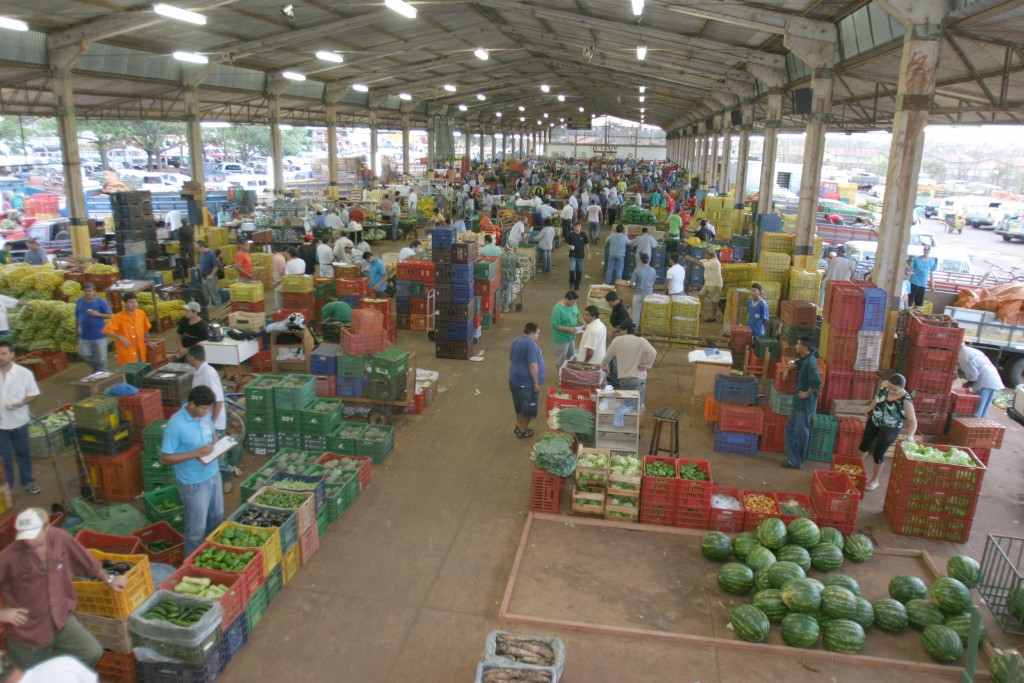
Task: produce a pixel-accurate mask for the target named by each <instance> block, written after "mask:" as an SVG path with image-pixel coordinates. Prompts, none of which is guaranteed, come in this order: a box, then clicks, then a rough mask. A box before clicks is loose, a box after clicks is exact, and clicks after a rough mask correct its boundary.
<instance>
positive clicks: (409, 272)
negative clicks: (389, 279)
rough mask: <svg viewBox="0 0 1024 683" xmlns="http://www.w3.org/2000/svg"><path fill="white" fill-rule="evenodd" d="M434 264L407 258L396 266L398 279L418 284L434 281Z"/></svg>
mask: <svg viewBox="0 0 1024 683" xmlns="http://www.w3.org/2000/svg"><path fill="white" fill-rule="evenodd" d="M434 270H435V266H434V262H433V261H429V260H426V259H421V258H415V257H414V258H409V259H406V260H404V261H402V262H400V263H399V264H398V278H399V279H401V280H416V281H418V282H433V281H434Z"/></svg>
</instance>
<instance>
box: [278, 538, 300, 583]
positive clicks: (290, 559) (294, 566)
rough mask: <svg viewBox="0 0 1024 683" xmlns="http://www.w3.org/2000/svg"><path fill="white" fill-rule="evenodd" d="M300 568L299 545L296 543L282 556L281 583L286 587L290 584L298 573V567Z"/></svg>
mask: <svg viewBox="0 0 1024 683" xmlns="http://www.w3.org/2000/svg"><path fill="white" fill-rule="evenodd" d="M301 566H302V562H301V560H300V558H299V545H298V543H296V544H295V546H294V547H293V548H292V549H291V550H289V551H288V552H286V553H285V554H284V558H283V559H282V560H281V582H282V583H283V584H284V585H286V586H287V585H288V584H289V583H291V582H292V579H294V578H295V575H296V574H298V573H299V567H301Z"/></svg>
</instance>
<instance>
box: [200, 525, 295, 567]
mask: <svg viewBox="0 0 1024 683" xmlns="http://www.w3.org/2000/svg"><path fill="white" fill-rule="evenodd" d="M232 528H234V529H241V530H243V531H249V532H252V531H269V532H270V534H269V535H268V536H267V539H266V540H265V541H264V542H263V545H260V546H255V547H258V548H259V549H260V552H261V553H262V555H263V576H264V577H267V576H269V575H270V572H272V571H274V568H275V567H276V566H277V565H279V564H280V563H281V532H280V530H279V529H276V528H274V527H268V528H260V527H251V526H246V525H244V524H239V523H238V522H234V521H231V520H228V521H226V522H222V523H221V525H220V526H218V527H217V528H216V529H214V530H213V532H212V533H210V535H209V536H207V537H206V540H208V541H212V542H214V543H217V544H218V545H222V546H225V547H232V548H241V547H247V546H236V545H233V544H230V543H226V542H224V539H223V536H224V532H226V531H227V530H228V529H232Z"/></svg>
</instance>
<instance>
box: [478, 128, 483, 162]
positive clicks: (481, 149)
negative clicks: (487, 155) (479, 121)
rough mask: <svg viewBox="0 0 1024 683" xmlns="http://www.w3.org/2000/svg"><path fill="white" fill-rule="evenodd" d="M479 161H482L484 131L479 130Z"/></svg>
mask: <svg viewBox="0 0 1024 683" xmlns="http://www.w3.org/2000/svg"><path fill="white" fill-rule="evenodd" d="M478 159H479V161H480V163H481V164H482V163H483V162H484V131H483V130H481V131H480V156H479V157H478Z"/></svg>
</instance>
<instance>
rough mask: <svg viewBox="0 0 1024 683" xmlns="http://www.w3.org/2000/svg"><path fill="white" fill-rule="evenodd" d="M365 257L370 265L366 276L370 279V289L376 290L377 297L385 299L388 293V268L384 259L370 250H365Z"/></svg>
mask: <svg viewBox="0 0 1024 683" xmlns="http://www.w3.org/2000/svg"><path fill="white" fill-rule="evenodd" d="M363 259H365V260H366V263H367V265H368V266H369V272H368V273H367V276H366V277H367V279H369V281H370V289H372V290H373V291H374V292H375V294H376V295H377V297H379V298H381V299H383V298H384V297H386V296H387V295H388V269H387V267H386V266H385V265H384V262H383V261H381V260H380V259H379V258H377V257H376V256H374V255H373V254H371V253H370V252H368V251H365V252H363Z"/></svg>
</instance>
